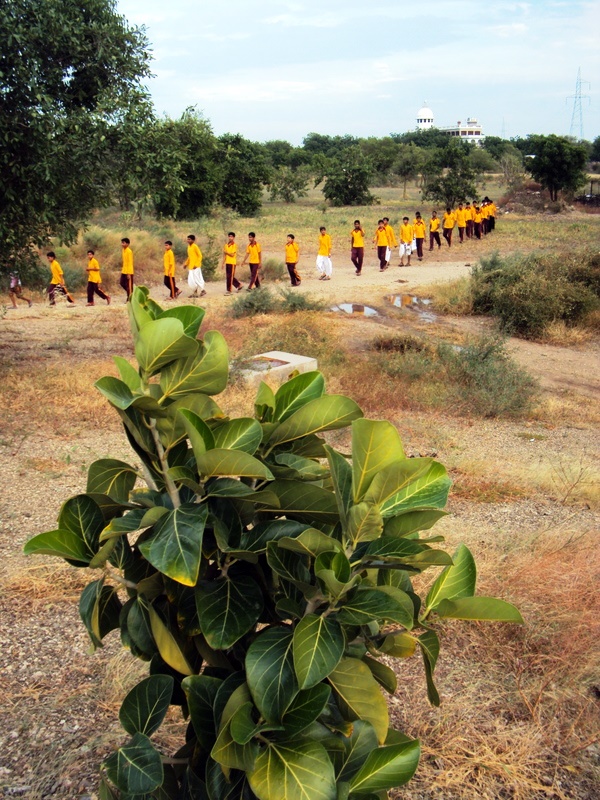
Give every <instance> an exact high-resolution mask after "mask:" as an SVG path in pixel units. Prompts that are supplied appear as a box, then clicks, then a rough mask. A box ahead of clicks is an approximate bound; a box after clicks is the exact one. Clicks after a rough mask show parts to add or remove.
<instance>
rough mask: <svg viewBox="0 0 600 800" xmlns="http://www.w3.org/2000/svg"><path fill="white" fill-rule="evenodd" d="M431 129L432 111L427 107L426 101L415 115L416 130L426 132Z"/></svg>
mask: <svg viewBox="0 0 600 800" xmlns="http://www.w3.org/2000/svg"><path fill="white" fill-rule="evenodd" d="M429 128H433V111H432V110H431V109H430V108H429V107H428V105H427V101H425V102H424V103H423V108H420V109H419V111H418V113H417V130H418V131H426V130H428V129H429Z"/></svg>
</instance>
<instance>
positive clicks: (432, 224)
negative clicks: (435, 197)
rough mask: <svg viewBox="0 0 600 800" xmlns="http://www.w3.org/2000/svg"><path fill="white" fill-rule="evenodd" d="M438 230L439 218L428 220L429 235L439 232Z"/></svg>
mask: <svg viewBox="0 0 600 800" xmlns="http://www.w3.org/2000/svg"><path fill="white" fill-rule="evenodd" d="M439 229H440V218H439V217H435V219H434V218H433V217H432V218H431V219H430V220H429V231H430V233H435V232H436V231H439Z"/></svg>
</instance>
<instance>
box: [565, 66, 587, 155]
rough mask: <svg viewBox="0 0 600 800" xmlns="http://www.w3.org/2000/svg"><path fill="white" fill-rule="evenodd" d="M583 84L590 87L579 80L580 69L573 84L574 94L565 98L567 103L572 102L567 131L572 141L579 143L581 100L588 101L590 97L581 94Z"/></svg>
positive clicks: (580, 137)
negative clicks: (577, 131)
mask: <svg viewBox="0 0 600 800" xmlns="http://www.w3.org/2000/svg"><path fill="white" fill-rule="evenodd" d="M582 83H585V84H587V86H589V87H591V84H590V82H589V81H582V80H581V67H579V69H578V70H577V82H576V84H575V94H572V95H569V97H567V102H568V101H569V100H573V114H572V115H571V129H570V131H569V135H570V136H572V137H573V138H574V139H575V138H578V139H579V141H582V140H583V108H582V105H581V101H582V100H588V101H589V100H590V96H589V95H588V94H583V95H582V94H581V84H582ZM576 128H579V136H578V137H577V136H576V134H575V130H576Z"/></svg>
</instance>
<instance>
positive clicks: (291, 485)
mask: <svg viewBox="0 0 600 800" xmlns="http://www.w3.org/2000/svg"><path fill="white" fill-rule="evenodd" d="M269 490H270V491H272V492H274V493H275V494H276V495H277V497H278V498H279V507H278V513H279V514H285V515H286V516H287V517H291V518H293V519H298V520H300V521H302V522H304V521H306V522H307V523H308V524H309V525H312V524H314V523H315V522H329V523H331V524H332V525H335V523H336V522H337V520H338V509H337V503H336V501H335V496H334V494H333V493H332V492H330V491H328V490H327V489H322V488H321V487H320V486H312V485H311V484H304V483H299V482H298V481H285V480H277V481H273V483H271V484H270V485H269Z"/></svg>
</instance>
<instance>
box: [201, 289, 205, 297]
mask: <svg viewBox="0 0 600 800" xmlns="http://www.w3.org/2000/svg"><path fill="white" fill-rule="evenodd" d="M205 294H206V289H202V291H201V292H200V297H204V295H205Z"/></svg>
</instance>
